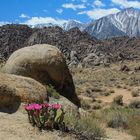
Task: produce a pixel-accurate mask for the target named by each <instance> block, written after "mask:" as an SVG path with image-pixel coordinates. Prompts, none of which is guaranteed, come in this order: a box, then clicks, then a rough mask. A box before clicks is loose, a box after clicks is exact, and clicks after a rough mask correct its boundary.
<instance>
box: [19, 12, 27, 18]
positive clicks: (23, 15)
mask: <svg viewBox="0 0 140 140" xmlns="http://www.w3.org/2000/svg"><path fill="white" fill-rule="evenodd" d="M19 17H20V18H30V17H29V16H28V15H26V14H23V13H22V14H21V15H20V16H19Z"/></svg>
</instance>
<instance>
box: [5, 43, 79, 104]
mask: <svg viewBox="0 0 140 140" xmlns="http://www.w3.org/2000/svg"><path fill="white" fill-rule="evenodd" d="M5 71H6V72H7V73H10V74H16V75H22V76H27V77H31V78H33V79H36V80H37V81H39V82H41V83H43V84H52V85H53V86H54V87H55V88H56V89H57V90H58V91H59V92H60V94H61V95H63V96H65V97H66V98H68V99H69V100H71V101H72V102H73V103H75V104H76V105H80V102H79V100H78V98H77V96H76V94H75V87H74V84H73V80H72V76H71V74H70V72H69V69H68V67H67V65H66V62H65V59H64V57H63V55H62V53H61V52H60V51H59V49H58V48H56V47H54V46H52V45H48V44H43V45H34V46H30V47H25V48H22V49H19V50H17V51H15V52H14V53H13V54H12V55H11V56H10V58H9V59H8V61H7V63H6V65H5Z"/></svg>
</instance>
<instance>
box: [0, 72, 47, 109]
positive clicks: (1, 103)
mask: <svg viewBox="0 0 140 140" xmlns="http://www.w3.org/2000/svg"><path fill="white" fill-rule="evenodd" d="M46 98H47V91H46V88H45V87H44V86H43V85H42V84H40V83H39V82H37V81H35V80H33V79H31V78H27V77H22V76H16V75H12V74H4V73H0V108H3V107H10V106H11V107H13V106H15V105H17V106H19V105H20V103H21V102H26V103H32V102H36V101H39V102H43V101H44V100H45V99H46ZM17 108H18V107H17Z"/></svg>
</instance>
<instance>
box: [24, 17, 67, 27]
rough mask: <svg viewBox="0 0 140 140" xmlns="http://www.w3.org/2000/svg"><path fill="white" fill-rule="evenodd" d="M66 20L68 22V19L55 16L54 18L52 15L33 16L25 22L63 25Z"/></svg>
mask: <svg viewBox="0 0 140 140" xmlns="http://www.w3.org/2000/svg"><path fill="white" fill-rule="evenodd" d="M65 22H67V20H63V19H55V18H52V17H32V18H31V19H29V20H27V21H26V22H25V24H28V25H36V24H47V23H53V24H59V25H62V24H64V23H65Z"/></svg>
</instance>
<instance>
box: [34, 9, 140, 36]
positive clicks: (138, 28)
mask: <svg viewBox="0 0 140 140" xmlns="http://www.w3.org/2000/svg"><path fill="white" fill-rule="evenodd" d="M48 26H51V27H52V26H60V27H61V28H63V29H64V30H67V31H68V30H70V29H72V28H74V27H78V28H79V29H80V30H81V31H86V32H88V33H89V34H90V35H91V36H94V37H96V38H98V39H108V38H112V37H119V36H129V37H139V36H140V10H138V9H134V8H132V7H131V8H127V9H124V10H122V11H120V12H118V13H116V14H112V15H108V16H105V17H102V18H100V19H98V20H94V21H91V22H89V23H81V22H79V21H75V20H71V21H68V22H66V23H64V24H63V25H59V24H58V25H56V24H55V25H54V24H53V23H48V24H42V25H41V24H40V25H38V24H37V25H35V26H33V27H37V28H38V27H39V28H42V27H48Z"/></svg>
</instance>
